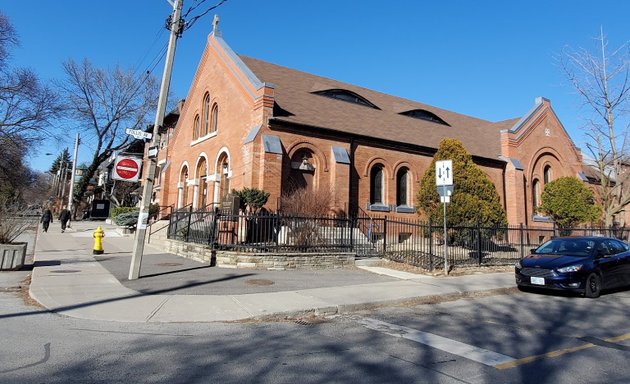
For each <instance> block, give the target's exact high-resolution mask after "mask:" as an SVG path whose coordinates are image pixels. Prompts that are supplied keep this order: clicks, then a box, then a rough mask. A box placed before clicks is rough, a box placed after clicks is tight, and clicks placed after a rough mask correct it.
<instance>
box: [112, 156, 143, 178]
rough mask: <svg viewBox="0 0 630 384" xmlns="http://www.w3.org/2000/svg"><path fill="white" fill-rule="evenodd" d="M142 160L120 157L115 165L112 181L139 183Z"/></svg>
mask: <svg viewBox="0 0 630 384" xmlns="http://www.w3.org/2000/svg"><path fill="white" fill-rule="evenodd" d="M141 165H142V159H139V158H137V157H128V156H118V157H116V162H115V163H114V172H113V173H112V179H114V180H122V181H138V178H139V177H140V166H141Z"/></svg>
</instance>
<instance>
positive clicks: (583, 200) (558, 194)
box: [538, 177, 601, 228]
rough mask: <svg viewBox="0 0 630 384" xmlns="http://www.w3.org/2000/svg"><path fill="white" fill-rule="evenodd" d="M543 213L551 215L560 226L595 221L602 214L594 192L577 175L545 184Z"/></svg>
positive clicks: (565, 226)
mask: <svg viewBox="0 0 630 384" xmlns="http://www.w3.org/2000/svg"><path fill="white" fill-rule="evenodd" d="M541 200H542V204H541V205H540V207H538V210H539V211H540V212H541V213H544V214H547V215H549V216H551V218H552V219H553V220H554V221H555V222H556V225H558V227H560V228H571V227H574V226H576V225H578V224H582V223H587V222H593V221H595V220H597V219H598V218H599V216H600V215H601V207H599V206H598V205H597V204H595V198H594V197H593V192H592V191H591V190H590V189H588V188H587V187H586V186H585V185H584V183H583V182H582V181H580V180H578V179H577V178H575V177H561V178H559V179H557V180H554V181H552V182H550V183H549V184H547V185H545V189H544V190H543V193H542V196H541Z"/></svg>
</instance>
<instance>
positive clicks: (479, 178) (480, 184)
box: [417, 139, 507, 227]
mask: <svg viewBox="0 0 630 384" xmlns="http://www.w3.org/2000/svg"><path fill="white" fill-rule="evenodd" d="M437 160H452V161H453V184H454V191H453V195H452V196H451V202H450V203H448V204H447V205H446V220H447V225H448V226H476V225H480V226H482V227H493V226H497V225H498V226H505V225H506V224H507V218H506V214H505V210H504V209H503V206H502V205H501V199H500V198H499V194H498V193H497V190H496V187H495V186H494V184H493V183H492V181H490V179H489V178H488V176H487V175H486V174H485V173H484V172H483V171H482V170H481V168H479V167H478V166H477V165H476V164H475V163H474V162H473V160H472V156H471V155H470V154H469V153H468V151H467V150H466V148H464V146H463V144H462V143H461V142H460V141H459V140H456V139H444V140H442V142H441V143H440V146H439V148H438V151H437V152H436V153H435V155H434V157H433V161H432V162H431V165H430V166H429V168H428V169H427V171H426V172H425V174H424V176H423V177H422V180H421V185H420V190H419V191H418V195H417V202H418V206H419V207H420V208H421V210H422V211H423V212H424V214H425V215H426V217H427V218H429V219H431V220H433V222H434V223H441V222H442V220H443V213H442V212H443V210H442V205H441V204H440V197H439V195H438V193H437V188H436V185H435V162H436V161H437Z"/></svg>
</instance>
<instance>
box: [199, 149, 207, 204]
mask: <svg viewBox="0 0 630 384" xmlns="http://www.w3.org/2000/svg"><path fill="white" fill-rule="evenodd" d="M207 169H208V167H207V166H206V159H205V158H204V157H202V158H201V159H200V160H199V164H197V184H198V185H199V191H198V194H199V195H198V196H197V208H199V209H203V208H204V207H205V206H206V204H208V183H207V181H206V178H207V176H208V175H207V173H208V172H207Z"/></svg>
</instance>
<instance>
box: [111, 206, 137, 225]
mask: <svg viewBox="0 0 630 384" xmlns="http://www.w3.org/2000/svg"><path fill="white" fill-rule="evenodd" d="M139 214H140V211H139V210H136V211H135V212H124V213H121V214H119V215H117V216H116V217H115V218H114V219H113V220H114V223H116V225H120V226H122V227H133V226H135V225H136V224H137V223H138V216H139Z"/></svg>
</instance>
